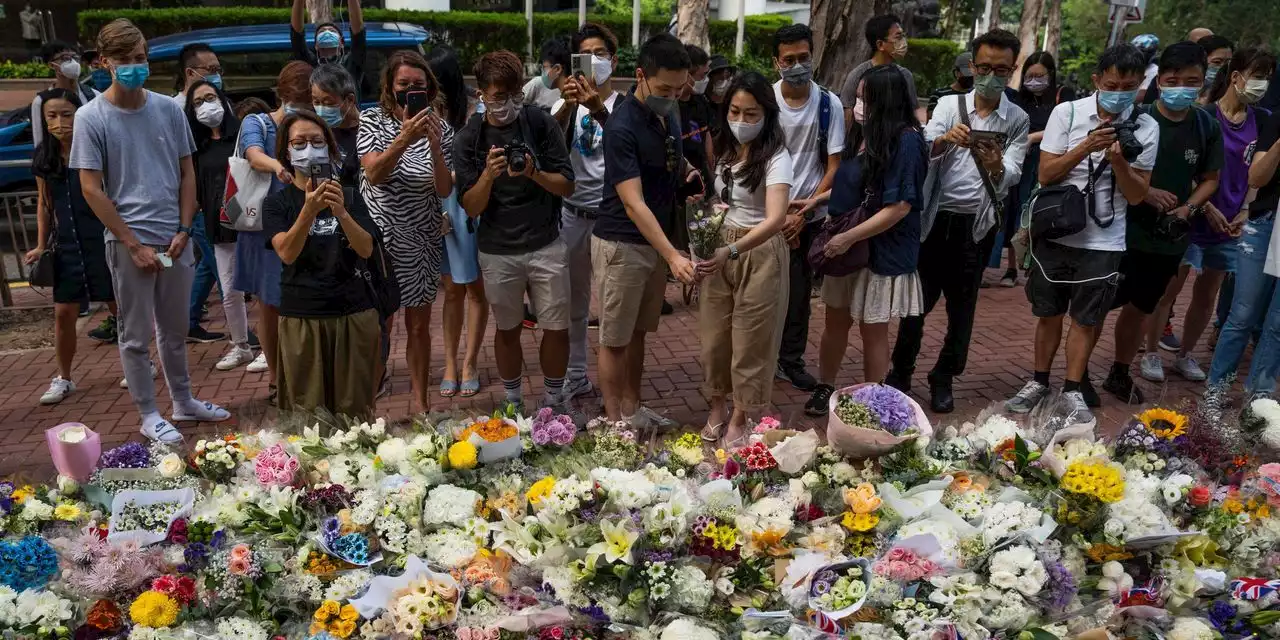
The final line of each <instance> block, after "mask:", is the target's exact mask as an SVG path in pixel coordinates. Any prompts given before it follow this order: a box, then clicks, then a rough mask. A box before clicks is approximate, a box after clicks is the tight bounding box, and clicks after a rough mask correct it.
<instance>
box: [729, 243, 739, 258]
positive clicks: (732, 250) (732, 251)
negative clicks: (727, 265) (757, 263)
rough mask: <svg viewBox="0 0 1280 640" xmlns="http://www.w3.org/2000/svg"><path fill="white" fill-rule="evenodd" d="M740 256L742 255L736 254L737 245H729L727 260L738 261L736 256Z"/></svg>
mask: <svg viewBox="0 0 1280 640" xmlns="http://www.w3.org/2000/svg"><path fill="white" fill-rule="evenodd" d="M740 255H742V254H740V253H738V245H736V244H731V245H729V259H730V260H737V259H738V256H740Z"/></svg>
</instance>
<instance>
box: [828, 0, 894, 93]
mask: <svg viewBox="0 0 1280 640" xmlns="http://www.w3.org/2000/svg"><path fill="white" fill-rule="evenodd" d="M888 9H889V2H888V0H812V2H811V4H810V5H809V14H810V16H809V28H810V29H812V30H813V34H814V37H813V48H814V51H813V59H814V74H815V76H816V77H817V80H818V82H819V83H821V84H822V85H824V86H826V87H829V88H831V89H832V90H834V91H837V92H838V91H840V89H841V88H842V87H841V85H842V84H843V83H844V77H845V76H846V75H848V73H849V71H851V70H852V69H853V68H854V67H855V66H857V65H858V63H860V62H862V61H863V60H866V59H867V58H869V57H871V50H870V47H869V46H868V45H867V39H866V37H865V36H864V35H863V27H864V26H866V24H867V20H869V19H870V18H871V17H872V16H874V15H877V14H879V13H888Z"/></svg>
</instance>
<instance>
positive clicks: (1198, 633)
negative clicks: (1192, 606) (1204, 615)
mask: <svg viewBox="0 0 1280 640" xmlns="http://www.w3.org/2000/svg"><path fill="white" fill-rule="evenodd" d="M1166 637H1167V638H1168V639H1169V640H1213V639H1214V638H1215V637H1217V636H1216V634H1214V632H1213V627H1211V626H1209V624H1208V623H1206V622H1205V621H1203V620H1201V619H1199V618H1177V619H1175V620H1174V621H1173V628H1172V629H1170V630H1169V634H1168V635H1167V636H1166Z"/></svg>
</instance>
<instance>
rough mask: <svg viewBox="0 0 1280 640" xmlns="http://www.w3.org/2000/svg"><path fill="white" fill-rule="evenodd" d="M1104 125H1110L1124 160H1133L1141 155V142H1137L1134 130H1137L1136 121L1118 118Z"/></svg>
mask: <svg viewBox="0 0 1280 640" xmlns="http://www.w3.org/2000/svg"><path fill="white" fill-rule="evenodd" d="M1106 126H1109V127H1111V128H1112V129H1114V130H1115V132H1116V142H1119V143H1120V155H1122V156H1124V159H1125V161H1126V162H1133V161H1134V160H1137V159H1138V156H1140V155H1142V143H1141V142H1138V137H1137V136H1135V135H1134V132H1135V131H1137V130H1138V123H1137V122H1134V121H1133V120H1120V121H1117V122H1112V123H1110V124H1108V125H1106Z"/></svg>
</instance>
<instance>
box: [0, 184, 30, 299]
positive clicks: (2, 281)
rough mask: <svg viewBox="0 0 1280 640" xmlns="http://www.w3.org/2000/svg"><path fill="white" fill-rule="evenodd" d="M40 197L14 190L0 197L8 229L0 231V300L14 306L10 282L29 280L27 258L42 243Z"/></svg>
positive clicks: (5, 224)
mask: <svg viewBox="0 0 1280 640" xmlns="http://www.w3.org/2000/svg"><path fill="white" fill-rule="evenodd" d="M37 200H38V196H37V193H36V192H35V191H11V192H9V193H5V194H3V196H0V203H2V205H0V206H3V208H4V226H5V227H6V228H7V229H5V230H0V231H3V234H2V235H0V302H2V303H3V305H4V306H6V307H12V306H13V292H12V291H10V289H9V285H10V283H12V282H26V281H27V278H28V276H29V269H28V267H27V265H26V264H25V263H24V262H23V257H24V256H25V255H26V254H27V252H28V251H30V250H32V249H34V248H35V247H36V245H37V244H38V242H37V241H36V233H37V232H36V206H37Z"/></svg>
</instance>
